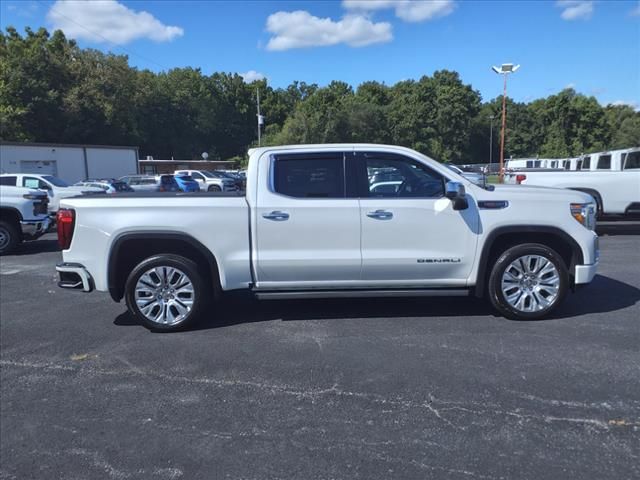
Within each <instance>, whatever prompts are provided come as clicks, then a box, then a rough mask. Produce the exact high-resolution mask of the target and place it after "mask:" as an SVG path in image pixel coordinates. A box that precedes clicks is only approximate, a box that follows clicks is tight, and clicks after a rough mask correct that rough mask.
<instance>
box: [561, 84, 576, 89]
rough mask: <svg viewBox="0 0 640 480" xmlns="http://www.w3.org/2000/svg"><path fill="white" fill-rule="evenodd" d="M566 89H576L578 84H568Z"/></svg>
mask: <svg viewBox="0 0 640 480" xmlns="http://www.w3.org/2000/svg"><path fill="white" fill-rule="evenodd" d="M564 88H573V89H575V88H576V84H575V83H573V82H571V83H567V85H566V86H565V87H564Z"/></svg>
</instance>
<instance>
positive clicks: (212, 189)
mask: <svg viewBox="0 0 640 480" xmlns="http://www.w3.org/2000/svg"><path fill="white" fill-rule="evenodd" d="M207 191H208V192H221V191H222V189H221V188H220V187H219V186H218V185H211V186H210V187H209V188H208V189H207Z"/></svg>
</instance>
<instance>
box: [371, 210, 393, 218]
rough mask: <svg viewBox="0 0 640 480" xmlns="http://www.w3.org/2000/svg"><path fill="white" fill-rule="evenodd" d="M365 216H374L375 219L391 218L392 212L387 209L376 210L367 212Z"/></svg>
mask: <svg viewBox="0 0 640 480" xmlns="http://www.w3.org/2000/svg"><path fill="white" fill-rule="evenodd" d="M367 217H370V218H375V219H376V220H391V219H392V218H393V213H392V212H389V211H387V210H376V211H374V212H369V213H367Z"/></svg>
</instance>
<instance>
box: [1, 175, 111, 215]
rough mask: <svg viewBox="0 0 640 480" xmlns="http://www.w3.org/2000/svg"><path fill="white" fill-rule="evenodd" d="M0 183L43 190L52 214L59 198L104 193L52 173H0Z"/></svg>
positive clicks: (55, 209)
mask: <svg viewBox="0 0 640 480" xmlns="http://www.w3.org/2000/svg"><path fill="white" fill-rule="evenodd" d="M0 185H13V186H18V187H26V188H32V189H38V190H43V191H45V192H47V194H48V195H49V212H51V213H52V214H54V213H55V212H57V211H58V208H59V206H60V199H61V198H67V197H75V196H76V195H82V194H90V193H105V192H104V190H103V189H101V188H97V187H89V186H73V185H69V184H68V183H67V182H65V181H64V180H61V179H59V178H57V177H54V176H52V175H40V174H38V173H4V174H2V175H0Z"/></svg>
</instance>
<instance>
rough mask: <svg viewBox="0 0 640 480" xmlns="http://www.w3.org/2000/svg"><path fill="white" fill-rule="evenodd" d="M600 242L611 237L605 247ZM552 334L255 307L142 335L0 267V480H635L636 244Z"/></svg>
mask: <svg viewBox="0 0 640 480" xmlns="http://www.w3.org/2000/svg"><path fill="white" fill-rule="evenodd" d="M605 233H606V232H605ZM610 233H612V234H611V235H605V236H603V237H602V238H601V247H602V260H601V267H600V270H599V276H598V277H596V279H595V280H594V282H593V284H592V285H590V286H589V287H586V288H584V289H581V290H579V291H578V292H576V293H575V294H573V295H571V296H570V297H569V299H568V300H567V301H566V302H565V304H564V305H563V306H562V307H561V309H560V310H559V312H558V314H557V315H556V317H555V318H554V319H551V320H545V321H538V322H513V321H509V320H505V319H503V318H500V317H497V316H494V314H493V313H492V311H491V310H490V309H489V307H487V305H485V304H484V303H483V302H482V301H478V300H475V299H471V298H469V299H466V298H465V299H460V298H449V299H446V298H445V299H429V298H427V299H425V298H422V299H406V298H403V299H397V300H389V299H384V300H383V299H380V300H378V299H373V300H371V299H359V300H331V301H328V300H323V301H295V302H292V301H286V302H285V301H269V302H262V303H257V302H250V301H247V300H246V299H243V298H230V299H229V300H228V301H226V302H225V303H224V305H222V306H220V307H219V309H218V310H217V311H215V312H211V315H210V317H211V318H209V319H206V320H205V321H203V322H201V323H200V324H199V325H198V326H197V328H196V329H194V330H192V331H189V332H182V333H177V334H157V333H151V332H149V331H147V330H146V329H144V328H143V327H141V326H139V325H136V324H134V323H133V322H132V321H131V319H130V318H129V317H128V315H127V314H126V313H125V307H124V305H122V304H115V303H113V302H112V301H111V299H110V298H109V297H108V294H102V293H92V294H89V295H84V294H81V293H76V292H65V291H61V290H59V289H58V288H57V287H56V284H55V281H56V279H55V275H54V273H55V272H54V270H53V266H54V264H55V263H56V262H57V261H59V258H60V253H59V252H56V251H55V242H54V241H53V240H52V237H50V236H47V237H45V238H44V239H43V240H40V241H38V242H35V243H33V244H30V245H26V246H25V247H23V248H22V250H21V251H20V252H19V254H18V255H14V256H8V257H3V258H2V259H1V260H0V426H1V428H0V479H2V480H4V479H14V478H15V479H30V478H33V479H40V478H61V479H86V478H91V479H94V478H95V479H102V478H104V479H138V478H141V479H146V478H150V479H156V478H157V479H178V478H184V479H192V478H203V479H227V478H228V479H289V478H291V479H354V478H361V479H374V478H385V479H386V478H394V479H395V478H401V479H412V478H416V479H424V478H444V479H476V478H477V479H508V478H515V479H527V478H531V479H546V478H548V479H557V478H579V479H587V478H594V479H605V478H611V479H627V478H629V479H630V478H638V477H640V270H639V269H638V265H639V264H640V249H639V248H638V247H640V231H635V232H631V233H628V232H626V233H623V234H621V232H620V231H619V229H618V228H617V227H616V229H614V230H612V231H611V232H610Z"/></svg>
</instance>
